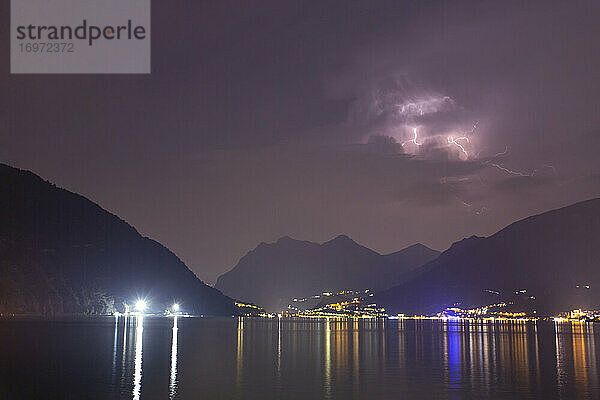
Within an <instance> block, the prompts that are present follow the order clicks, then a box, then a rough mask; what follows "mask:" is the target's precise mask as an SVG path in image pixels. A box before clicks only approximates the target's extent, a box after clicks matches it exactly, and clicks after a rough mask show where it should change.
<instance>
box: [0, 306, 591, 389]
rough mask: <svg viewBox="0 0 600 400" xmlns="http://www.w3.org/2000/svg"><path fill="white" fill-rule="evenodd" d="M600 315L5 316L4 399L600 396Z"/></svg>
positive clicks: (0, 378) (1, 330) (0, 331)
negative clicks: (563, 318) (577, 318)
mask: <svg viewBox="0 0 600 400" xmlns="http://www.w3.org/2000/svg"><path fill="white" fill-rule="evenodd" d="M599 332H600V325H595V326H594V325H593V324H578V323H573V324H572V323H553V322H537V323H532V322H530V323H506V322H502V323H501V322H494V323H492V322H490V323H483V324H482V323H469V322H466V321H462V322H442V321H429V320H382V319H381V320H361V321H336V320H329V321H327V320H322V321H317V320H308V321H305V320H285V319H283V320H277V319H275V320H261V319H248V318H178V319H177V320H174V319H173V318H149V317H146V318H144V319H143V320H140V319H136V318H133V317H129V318H128V319H127V321H125V318H124V317H120V318H118V319H117V318H105V319H99V320H93V321H89V320H88V321H60V322H48V321H15V320H12V321H0V399H29V398H32V399H119V398H122V399H320V398H322V399H342V398H343V399H462V398H469V399H471V398H495V399H502V398H514V399H517V398H518V399H527V398H540V399H549V398H562V399H575V398H600V387H599V381H600V376H599V371H598V365H599V364H600V349H599V348H598V345H599V344H600V336H599Z"/></svg>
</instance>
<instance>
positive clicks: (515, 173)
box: [490, 163, 535, 177]
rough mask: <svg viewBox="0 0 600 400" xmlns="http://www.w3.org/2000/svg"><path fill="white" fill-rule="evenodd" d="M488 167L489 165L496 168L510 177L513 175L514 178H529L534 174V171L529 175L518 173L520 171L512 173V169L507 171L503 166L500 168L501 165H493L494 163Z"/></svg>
mask: <svg viewBox="0 0 600 400" xmlns="http://www.w3.org/2000/svg"><path fill="white" fill-rule="evenodd" d="M490 165H491V166H492V167H494V168H498V169H499V170H500V171H504V172H506V173H508V174H510V175H515V176H529V177H531V176H533V175H534V174H535V171H534V172H532V173H531V174H527V173H524V172H520V171H514V170H512V169H508V168H506V167H503V166H502V165H500V164H495V163H494V164H490Z"/></svg>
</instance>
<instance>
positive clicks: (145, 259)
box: [0, 164, 234, 315]
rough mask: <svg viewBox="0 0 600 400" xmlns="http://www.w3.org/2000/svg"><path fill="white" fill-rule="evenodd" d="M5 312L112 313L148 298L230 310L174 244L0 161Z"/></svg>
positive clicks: (154, 302)
mask: <svg viewBox="0 0 600 400" xmlns="http://www.w3.org/2000/svg"><path fill="white" fill-rule="evenodd" d="M0 193H2V195H1V196H0V221H1V223H0V312H3V313H18V314H37V315H48V314H50V315H60V314H107V313H111V312H114V311H115V310H118V311H123V303H124V302H128V303H129V304H132V303H133V302H134V301H135V300H136V299H137V298H145V299H146V300H147V301H148V302H149V303H150V308H151V310H152V311H156V312H160V311H163V310H164V309H166V308H167V307H169V306H170V305H171V304H172V303H173V302H174V301H178V302H179V303H181V307H182V310H184V311H187V312H190V313H196V314H211V315H212V314H214V315H232V314H233V313H234V304H233V300H232V299H230V298H228V297H226V296H224V295H223V294H222V293H220V292H219V291H218V290H216V289H214V288H212V287H210V286H207V285H206V284H204V283H203V282H201V281H200V280H199V279H198V278H197V277H196V276H195V275H194V273H192V272H191V271H190V270H189V269H188V268H187V267H186V266H185V265H184V263H183V262H182V261H181V260H180V259H179V258H177V256H175V255H174V254H173V253H172V252H171V251H169V250H168V249H167V248H166V247H164V246H162V245H161V244H160V243H157V242H155V241H154V240H152V239H149V238H146V237H143V236H141V235H140V234H139V233H138V232H137V231H136V230H135V229H134V228H133V227H132V226H130V225H129V224H127V223H126V222H125V221H123V220H121V219H119V218H118V217H117V216H115V215H113V214H111V213H109V212H107V211H106V210H103V209H102V208H100V207H99V206H98V205H97V204H95V203H93V202H91V201H89V200H88V199H86V198H84V197H82V196H79V195H77V194H74V193H71V192H69V191H67V190H64V189H60V188H57V187H56V186H54V185H53V184H51V183H48V182H46V181H44V180H42V179H41V178H40V177H39V176H37V175H35V174H33V173H31V172H27V171H23V170H19V169H16V168H12V167H9V166H7V165H4V164H0Z"/></svg>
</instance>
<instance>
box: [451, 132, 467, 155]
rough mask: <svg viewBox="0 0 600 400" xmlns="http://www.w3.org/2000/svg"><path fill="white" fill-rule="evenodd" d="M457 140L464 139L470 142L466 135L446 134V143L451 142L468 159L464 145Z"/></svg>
mask: <svg viewBox="0 0 600 400" xmlns="http://www.w3.org/2000/svg"><path fill="white" fill-rule="evenodd" d="M459 140H465V141H466V142H467V143H471V142H470V140H469V138H468V137H466V136H461V137H457V138H455V137H453V136H448V143H449V144H453V145H455V146H456V147H458V148H459V149H460V151H462V153H463V154H464V155H465V157H466V158H467V159H468V158H469V153H468V152H467V150H466V149H465V147H464V146H463V145H462V144H460V143H459Z"/></svg>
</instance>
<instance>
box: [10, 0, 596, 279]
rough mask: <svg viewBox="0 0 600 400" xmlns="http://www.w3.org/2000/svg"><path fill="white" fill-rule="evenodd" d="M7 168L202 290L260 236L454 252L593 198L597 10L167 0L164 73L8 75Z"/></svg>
mask: <svg viewBox="0 0 600 400" xmlns="http://www.w3.org/2000/svg"><path fill="white" fill-rule="evenodd" d="M0 4H1V6H0V15H1V16H2V24H0V37H1V40H0V51H1V52H2V53H3V54H5V56H4V57H3V62H2V63H0V77H1V78H0V132H1V133H0V161H2V162H5V163H8V164H10V165H13V166H16V167H20V168H24V169H28V170H32V171H34V172H36V173H38V174H40V175H41V176H42V177H44V178H46V179H48V180H50V181H53V182H54V183H56V184H57V185H59V186H62V187H65V188H67V189H69V190H72V191H74V192H77V193H80V194H82V195H85V196H86V197H88V198H90V199H91V200H93V201H95V202H97V203H99V204H100V205H101V206H102V207H104V208H106V209H108V210H109V211H111V212H113V213H115V214H117V215H119V216H120V217H122V218H123V219H125V220H126V221H128V222H129V223H131V224H132V225H134V226H135V227H136V228H138V230H139V231H140V233H142V234H144V235H147V236H150V237H152V238H154V239H156V240H158V241H160V242H161V243H163V244H165V245H166V246H167V247H169V248H170V249H171V250H173V251H174V252H175V253H176V254H177V255H178V256H179V257H180V258H182V259H183V260H184V261H185V262H186V264H187V265H188V266H189V267H190V268H191V269H192V270H193V271H194V272H195V273H196V274H197V275H198V276H199V277H200V278H201V279H203V280H206V281H207V282H209V283H212V282H214V280H215V279H216V277H217V276H218V275H219V274H221V273H223V272H225V271H227V270H228V269H230V268H231V267H233V265H234V264H235V263H236V262H237V260H238V259H239V258H240V257H241V256H243V255H244V254H245V253H246V252H247V251H248V250H250V249H252V248H254V247H255V246H256V245H257V244H258V243H260V242H261V241H264V242H270V241H274V240H276V239H277V238H279V237H281V236H284V235H289V236H292V237H295V238H298V239H306V240H311V241H319V242H320V241H325V240H328V239H330V238H331V237H333V236H335V235H338V234H341V233H344V234H347V235H349V236H350V237H352V238H354V239H355V240H357V241H358V242H359V243H362V244H364V245H366V246H368V247H370V248H373V249H374V250H377V251H380V252H391V251H395V250H399V249H401V248H403V247H405V246H407V245H410V244H413V243H415V242H421V243H423V244H426V245H428V246H430V247H432V248H435V249H438V250H444V249H445V248H447V247H448V246H449V245H450V244H451V243H452V242H454V241H457V240H460V239H461V238H463V237H465V236H470V235H473V234H477V235H489V234H491V233H494V232H495V231H497V230H498V229H500V228H502V227H503V226H505V225H507V224H509V223H511V222H513V221H515V220H517V219H520V218H523V217H526V216H529V215H531V214H535V213H539V212H542V211H546V210H548V209H551V208H556V207H560V206H564V205H567V204H570V203H573V202H576V201H580V200H584V199H588V198H592V197H597V196H599V195H600V162H599V161H598V154H599V151H600V101H599V99H598V96H600V47H599V45H598V40H599V38H600V23H598V21H600V2H598V1H568V2H567V1H549V0H544V1H539V2H534V1H528V2H522V1H515V2H512V1H489V2H482V1H472V2H466V1H443V2H441V1H440V2H433V1H406V2H404V1H343V2H335V1H316V2H295V1H261V2H239V1H224V0H218V1H210V2H208V1H181V0H179V1H154V2H153V3H152V14H153V16H152V17H153V18H152V74H151V75H104V76H101V75H10V74H9V65H10V61H9V56H8V54H9V26H10V21H9V1H8V0H2V2H1V3H0Z"/></svg>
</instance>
